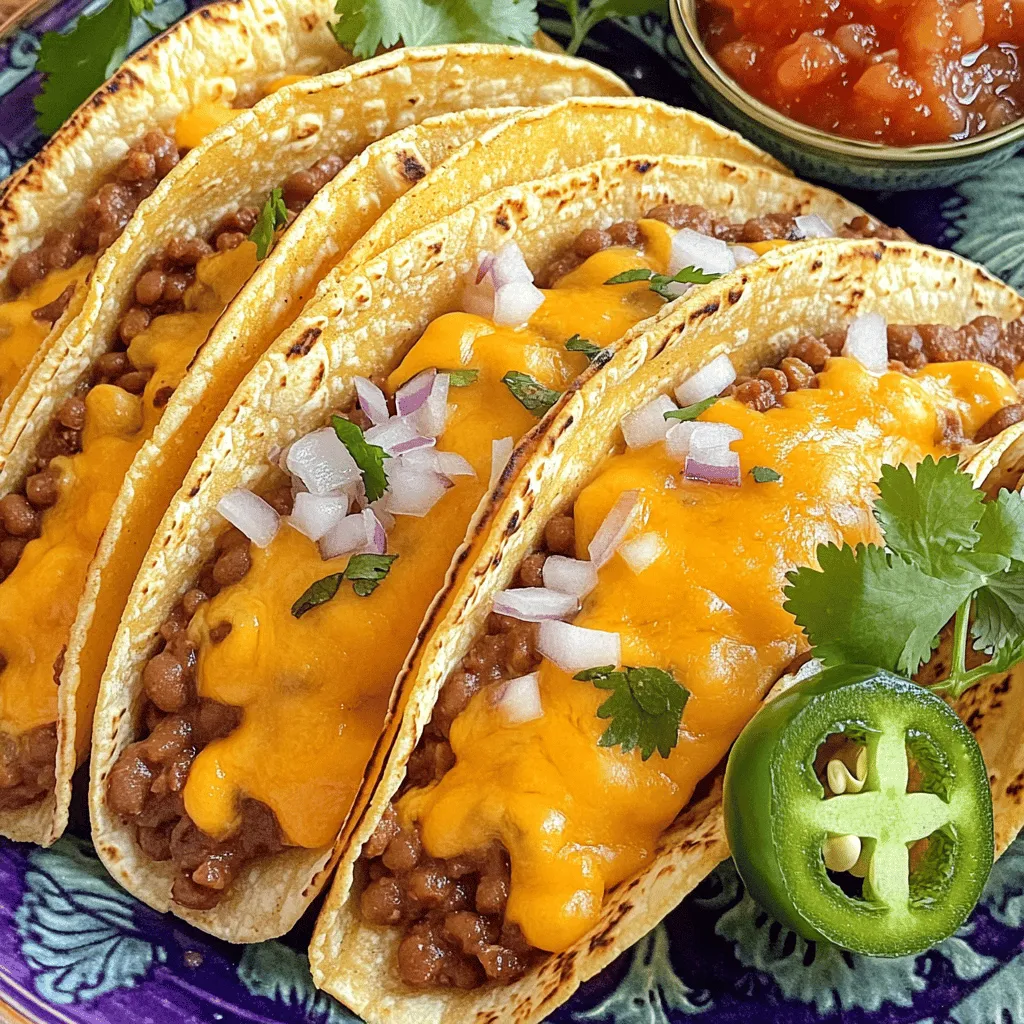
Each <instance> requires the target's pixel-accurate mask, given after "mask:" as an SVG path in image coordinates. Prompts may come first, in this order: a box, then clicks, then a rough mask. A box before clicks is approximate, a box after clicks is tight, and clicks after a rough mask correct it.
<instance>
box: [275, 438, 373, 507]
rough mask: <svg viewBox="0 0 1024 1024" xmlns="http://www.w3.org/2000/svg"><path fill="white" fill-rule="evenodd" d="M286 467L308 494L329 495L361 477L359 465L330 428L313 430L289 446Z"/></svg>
mask: <svg viewBox="0 0 1024 1024" xmlns="http://www.w3.org/2000/svg"><path fill="white" fill-rule="evenodd" d="M287 467H288V472H289V473H294V474H295V476H297V477H298V478H299V479H300V480H301V481H302V483H303V485H304V486H305V487H306V489H307V490H308V491H309V492H310V493H311V494H328V493H330V492H331V491H337V490H340V489H342V488H344V487H347V486H348V485H349V484H354V483H356V482H357V481H359V480H360V479H361V477H360V474H359V467H358V466H357V465H356V462H355V459H353V458H352V456H351V455H349V453H348V449H347V448H346V447H345V446H344V445H343V444H342V443H341V441H340V440H339V438H338V435H337V434H336V433H335V432H334V428H333V427H324V428H323V429H322V430H314V431H313V432H312V433H311V434H307V435H306V436H305V437H300V438H299V439H298V440H297V441H295V442H294V443H293V444H292V446H291V447H290V448H289V449H288V458H287Z"/></svg>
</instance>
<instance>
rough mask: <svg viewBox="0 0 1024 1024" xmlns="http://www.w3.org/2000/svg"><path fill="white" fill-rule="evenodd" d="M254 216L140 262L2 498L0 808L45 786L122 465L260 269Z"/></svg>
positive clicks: (286, 205) (298, 178)
mask: <svg viewBox="0 0 1024 1024" xmlns="http://www.w3.org/2000/svg"><path fill="white" fill-rule="evenodd" d="M342 166H343V161H342V160H341V159H340V158H339V157H326V158H324V159H322V160H320V161H318V162H317V163H316V164H315V165H313V166H312V167H311V168H308V169H306V170H302V171H297V172H295V173H294V174H292V175H290V176H289V177H288V178H287V179H286V180H285V182H284V183H283V184H282V188H281V190H280V193H281V195H280V196H279V197H277V201H278V202H279V203H280V204H281V205H282V208H283V209H285V210H286V211H287V219H289V220H290V218H291V217H292V216H294V215H295V214H296V213H298V212H299V211H300V210H301V209H302V208H303V207H304V206H305V205H306V204H307V203H308V202H309V200H310V199H311V198H312V197H313V195H314V194H315V193H316V192H317V191H318V189H320V188H321V187H322V186H323V185H324V184H326V183H327V182H328V181H329V180H330V179H331V178H333V177H334V176H335V175H336V174H337V173H338V172H339V171H340V170H341V168H342ZM260 216H261V211H260V210H258V209H256V208H255V207H248V206H246V207H240V208H239V209H238V210H236V211H235V212H234V213H232V214H229V215H227V216H226V217H224V218H223V219H222V220H221V222H220V223H219V224H218V225H217V227H216V228H215V229H214V231H213V232H212V234H211V235H210V236H209V238H208V239H207V240H204V239H202V238H191V239H185V238H176V239H173V240H172V241H170V242H169V243H168V245H167V246H166V247H165V249H164V250H163V252H161V253H159V254H158V255H155V256H153V257H152V258H151V259H150V261H149V263H148V265H147V267H146V269H145V270H144V271H143V273H142V274H141V275H140V276H139V278H138V280H137V281H136V284H135V293H134V298H135V302H134V304H133V305H132V306H131V307H129V308H128V309H127V310H126V311H125V312H124V313H123V314H122V316H121V319H120V321H119V322H118V326H117V334H116V338H115V339H114V348H113V350H112V351H110V352H107V353H105V354H104V355H102V356H100V357H99V358H98V359H97V360H96V361H95V363H94V364H93V366H92V367H91V369H90V370H89V371H88V372H87V373H86V374H85V375H84V376H83V378H82V379H81V380H80V381H79V383H78V386H77V388H76V390H75V394H74V395H73V396H72V397H71V398H69V399H67V401H65V402H64V404H63V405H62V406H61V407H60V409H59V410H58V412H57V415H56V416H55V418H54V420H53V422H52V423H51V424H50V426H49V429H48V431H47V432H46V434H45V436H44V437H43V439H42V440H41V442H40V443H39V446H38V448H37V450H36V460H35V472H34V473H33V474H32V475H30V476H29V477H28V478H27V479H26V481H25V483H24V485H23V487H22V488H21V490H20V491H18V492H16V493H10V494H7V495H5V496H4V497H3V498H0V636H2V637H3V640H2V644H0V657H2V659H3V660H2V665H3V668H2V671H0V809H4V810H6V809H12V808H17V807H23V806H26V805H27V804H30V803H34V802H35V801H36V800H39V799H41V798H42V797H43V796H45V795H46V794H47V793H48V792H50V791H51V790H52V788H53V784H54V770H55V768H54V759H53V756H52V754H53V751H54V749H55V744H56V725H55V720H56V717H57V688H56V686H55V683H56V682H57V681H58V680H59V679H60V675H61V671H62V667H63V652H64V649H65V647H66V645H67V642H68V635H69V631H70V629H71V625H72V623H73V622H74V620H75V616H76V613H77V609H78V603H79V601H80V599H81V596H82V588H83V586H84V583H85V578H86V573H87V570H88V567H89V563H90V561H91V559H92V557H93V554H94V553H95V550H96V545H97V544H98V543H99V540H100V537H101V535H102V533H103V530H104V528H105V527H106V524H107V520H108V518H109V515H110V510H111V508H112V506H113V504H114V501H115V499H116V498H117V495H118V492H119V490H120V488H121V485H122V482H123V480H124V477H125V474H126V473H127V472H128V469H129V467H130V466H131V464H132V461H133V460H134V458H135V456H136V454H137V453H138V452H139V450H140V449H141V448H142V446H143V445H144V444H145V442H146V441H147V440H148V439H149V438H150V437H152V435H153V432H154V430H155V429H156V426H157V424H158V423H159V421H160V418H161V416H162V414H163V410H164V408H165V406H166V405H167V402H168V401H169V400H170V398H171V396H172V395H173V394H174V391H175V389H176V388H177V387H178V385H179V384H180V383H181V381H182V380H183V379H184V377H185V375H186V373H187V372H188V369H189V365H190V364H191V362H192V360H193V358H194V357H195V355H196V352H197V351H198V350H199V348H200V347H201V346H202V344H203V342H204V341H205V340H206V338H207V336H208V334H209V332H210V330H211V329H212V327H213V325H214V323H215V322H216V320H217V318H218V317H219V316H220V315H221V313H222V312H223V311H224V309H225V307H226V306H227V305H228V303H229V302H230V301H231V300H232V299H233V298H234V296H235V295H236V294H237V292H238V291H239V289H240V288H241V287H242V285H244V284H245V282H246V281H247V280H248V279H249V277H250V276H251V275H252V273H253V271H254V270H255V269H256V265H257V260H258V252H257V248H258V246H257V244H256V243H255V242H253V241H251V240H249V237H248V236H249V234H250V233H251V232H253V230H254V228H255V227H256V225H257V221H258V220H259V219H260ZM282 219H284V215H283V214H282ZM266 234H267V239H269V238H271V237H272V235H273V224H271V226H270V228H269V233H266ZM254 237H255V236H254ZM267 244H269V241H268V242H267Z"/></svg>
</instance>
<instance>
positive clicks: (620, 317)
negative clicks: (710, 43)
mask: <svg viewBox="0 0 1024 1024" xmlns="http://www.w3.org/2000/svg"><path fill="white" fill-rule="evenodd" d="M645 238H646V240H647V247H646V248H645V249H644V250H641V251H637V250H632V249H626V248H620V247H616V248H612V249H607V250H604V251H603V252H600V253H597V254H595V255H594V256H592V257H591V258H590V259H588V260H587V261H586V262H585V263H584V264H583V265H582V266H580V267H578V268H577V269H576V270H574V271H572V272H571V273H570V274H567V275H566V276H564V277H563V278H562V279H561V280H560V281H559V282H558V283H557V285H556V286H555V287H554V288H553V289H550V290H548V291H547V292H545V300H544V303H543V304H542V305H541V307H540V308H539V309H538V310H537V312H536V313H535V314H534V316H533V318H532V319H531V320H530V322H529V324H527V325H526V326H525V327H522V328H518V329H512V328H503V327H496V326H495V325H494V324H493V323H491V322H490V321H488V320H486V319H483V318H481V317H478V316H473V315H470V314H466V313H450V314H447V315H445V316H442V317H440V318H438V319H437V320H435V321H434V322H433V323H431V324H430V326H429V327H428V328H427V330H426V331H425V332H424V333H423V335H422V337H421V338H420V339H419V341H418V342H417V343H416V345H415V346H414V347H413V348H412V349H411V350H410V352H409V353H408V355H407V356H406V357H405V359H404V360H403V362H402V363H401V365H400V366H399V367H398V369H396V370H395V371H394V372H393V373H392V374H391V376H390V378H389V380H388V382H387V390H389V391H390V392H392V393H393V392H394V391H395V390H396V389H397V388H398V387H399V386H400V385H401V384H403V383H404V382H405V381H407V380H409V379H410V378H411V377H413V376H414V375H415V374H416V373H418V372H419V371H420V370H423V369H427V368H429V367H437V368H439V369H442V370H444V369H457V368H460V367H466V368H472V369H476V370H479V371H480V374H479V377H478V378H477V379H476V380H475V381H474V382H473V383H471V384H469V385H468V386H466V387H461V388H455V387H453V388H452V389H451V390H450V391H449V393H448V402H449V410H450V413H449V418H448V423H447V426H446V427H445V431H444V433H443V434H442V435H441V437H440V438H439V439H438V448H439V449H441V450H444V451H454V452H458V453H459V454H460V455H462V456H463V457H464V458H466V459H467V460H468V461H469V462H470V464H471V465H472V466H473V468H474V470H475V471H476V477H475V479H474V478H469V477H458V478H456V479H455V482H454V486H453V487H452V488H451V489H450V490H449V491H448V492H447V493H446V494H445V495H444V497H443V498H442V499H441V500H440V502H439V503H438V504H437V505H436V506H435V507H434V508H433V509H432V510H431V511H430V512H429V513H428V514H427V515H426V516H425V517H424V518H421V519H420V518H414V517H410V516H398V517H397V521H396V524H395V527H394V529H393V530H391V531H390V533H389V535H388V551H389V552H390V553H391V554H397V555H398V559H397V561H395V562H394V563H393V565H392V567H391V572H390V574H389V575H388V577H387V579H385V580H384V581H383V583H381V585H380V586H379V587H378V588H377V590H376V591H374V593H373V594H372V595H370V596H369V597H365V598H361V597H357V596H356V595H355V594H354V593H353V591H352V587H351V584H345V583H343V584H342V589H341V590H340V591H339V592H338V594H337V596H336V597H334V599H333V600H331V601H330V602H328V603H327V604H325V605H323V606H320V607H318V608H314V609H313V610H311V611H309V612H307V613H306V614H305V615H304V616H303V617H302V618H300V619H295V618H294V617H293V616H292V615H291V606H292V604H293V602H294V601H296V600H297V599H298V598H299V597H300V596H301V595H302V593H303V592H304V591H305V590H306V588H307V587H308V586H309V585H310V584H311V583H312V582H313V581H315V580H317V579H321V578H322V577H324V576H327V575H328V574H330V573H333V572H339V571H341V570H342V569H343V568H344V567H345V564H346V562H347V560H348V559H347V556H343V557H341V558H337V559H332V560H330V561H326V562H325V561H324V560H322V559H321V557H320V553H319V550H318V549H317V546H316V545H315V544H313V543H312V542H311V541H309V540H307V539H306V538H305V537H303V536H302V535H300V534H299V533H298V532H297V531H295V530H294V529H292V528H291V527H290V526H288V525H287V523H285V524H284V525H282V527H281V529H280V531H279V532H278V535H277V537H276V538H275V539H274V540H273V541H272V542H271V544H270V545H269V546H268V547H267V548H265V549H263V550H261V549H258V548H255V547H254V548H253V552H252V557H253V565H252V568H251V569H250V571H249V573H248V575H247V576H246V577H245V578H244V579H243V580H242V581H241V582H239V583H237V584H235V585H234V586H232V587H228V588H226V589H225V590H223V591H221V593H220V594H218V595H217V596H216V597H215V598H213V599H212V600H211V601H209V602H207V603H206V604H204V605H202V606H201V607H200V609H199V611H198V612H197V613H196V615H195V617H194V618H193V621H192V624H191V626H190V632H191V635H192V638H193V640H194V641H195V642H196V643H197V644H198V646H199V650H200V654H199V664H198V672H197V678H198V689H199V693H200V695H202V696H204V697H209V698H211V699H213V700H218V701H222V702H223V703H226V704H231V705H234V706H236V707H240V708H242V709H243V712H244V717H243V721H242V724H241V726H240V727H239V728H238V729H236V730H235V731H234V732H233V733H231V735H229V736H227V737H225V738H224V739H220V740H216V741H215V742H213V743H211V744H210V745H209V746H208V747H207V748H206V749H205V750H203V751H202V752H201V753H200V755H199V756H198V757H197V758H196V760H195V762H194V764H193V766H192V770H191V773H190V774H189V778H188V782H187V784H186V786H185V807H186V809H187V810H188V813H189V815H190V816H191V817H192V819H193V820H194V821H195V823H196V824H197V825H198V826H199V827H200V828H201V829H202V830H203V831H204V832H207V833H208V834H210V835H212V836H216V837H224V836H225V835H227V834H229V833H230V832H231V831H232V829H233V828H234V827H236V825H237V823H238V808H239V800H240V798H241V797H243V796H249V797H255V798H257V799H259V800H261V801H263V802H264V803H266V804H267V805H268V806H269V807H271V808H272V809H273V811H274V812H275V814H276V815H277V818H278V821H279V823H280V825H281V828H282V829H283V831H284V834H285V836H286V837H287V839H288V841H289V842H290V843H292V844H295V845H298V846H305V847H319V846H325V845H327V844H329V843H330V842H331V841H332V840H333V838H334V836H335V835H336V833H337V832H338V830H339V828H340V827H341V825H342V823H343V821H344V819H345V816H346V814H347V812H348V810H349V807H350V806H351V803H352V799H353V797H354V795H355V791H356V787H357V786H358V785H359V782H360V780H361V779H362V775H363V771H364V769H365V767H366V762H367V760H368V758H369V756H370V752H371V749H372V746H373V744H374V742H375V741H376V739H377V737H378V735H379V734H380V730H381V728H382V726H383V723H384V713H385V710H386V707H387V702H388V698H389V696H390V693H391V688H392V686H393V685H394V682H395V678H396V676H397V674H398V671H399V669H400V668H401V666H402V663H403V661H404V660H405V657H406V655H407V653H408V651H409V649H410V647H411V646H412V644H413V641H414V639H415V636H416V632H417V630H418V629H419V626H420V622H421V620H422V618H423V615H424V614H425V612H426V610H427V608H428V606H429V604H430V602H431V600H432V599H433V597H434V595H435V594H436V593H437V592H438V590H440V588H441V586H442V584H443V582H444V577H445V573H446V572H447V570H448V566H449V564H450V562H451V558H452V555H453V553H454V552H455V550H456V548H457V547H458V546H459V544H460V543H461V542H462V540H463V538H464V536H465V533H466V529H467V526H468V525H469V522H470V519H471V518H472V515H473V513H474V512H475V510H476V508H477V506H478V504H479V502H480V499H481V497H482V496H483V494H484V491H485V489H486V484H487V481H488V479H489V477H490V469H491V442H492V441H494V440H496V439H499V438H502V437H507V436H510V435H511V436H512V437H513V438H519V437H522V435H523V434H525V433H526V432H527V431H528V430H529V429H530V428H531V427H532V426H533V425H534V424H535V423H536V422H537V420H536V418H535V417H534V416H533V415H532V414H531V413H529V412H527V410H526V409H524V408H523V406H522V405H520V403H519V402H518V401H517V400H516V399H515V398H513V397H512V395H511V394H510V392H509V390H508V388H507V387H506V386H505V385H504V384H503V383H502V382H501V378H502V377H503V376H504V375H505V374H506V373H507V372H509V371H510V370H519V371H522V372H525V373H528V374H530V375H531V376H532V377H534V378H535V379H536V380H538V381H539V382H540V383H541V384H543V385H545V386H546V387H549V388H554V389H558V390H561V389H564V388H565V387H566V386H568V384H569V383H571V381H572V380H573V379H574V378H575V377H576V375H577V374H578V373H580V372H581V371H582V370H583V369H584V368H585V367H586V365H587V363H586V359H585V358H584V357H583V356H582V355H581V354H579V353H572V352H567V351H566V349H565V342H566V339H568V338H570V337H572V335H574V334H577V333H578V334H582V335H583V336H584V337H586V338H588V339H589V340H590V341H592V342H594V343H595V344H597V345H599V346H604V345H609V344H611V343H612V342H614V341H616V340H617V339H618V338H619V337H620V336H621V335H622V334H624V333H625V332H626V331H627V330H628V329H629V328H630V327H632V326H633V325H635V324H636V323H637V322H638V321H640V320H642V319H644V318H645V317H647V316H650V315H651V314H652V313H654V312H656V311H657V310H658V309H659V308H661V306H662V305H663V303H662V300H661V299H659V298H658V297H657V296H656V295H654V294H653V293H651V291H650V290H649V289H648V287H647V285H646V283H644V282H640V283H639V284H627V285H606V284H605V282H606V281H607V280H608V279H609V278H610V277H613V276H614V275H615V274H618V273H620V272H621V271H623V270H628V269H630V268H635V267H650V268H653V269H655V270H658V271H664V270H665V266H666V264H665V262H663V260H667V258H668V245H667V243H666V238H670V235H669V234H668V229H667V228H665V226H664V225H663V224H660V223H659V222H649V223H648V222H645ZM648 249H649V250H650V251H649V252H648V251H647V250H648ZM655 253H660V254H661V256H662V259H659V258H658V257H657V256H656V255H655ZM386 468H387V464H386V463H385V469H386ZM225 622H227V623H230V624H231V632H230V633H229V634H228V635H227V637H226V638H225V639H224V640H222V641H221V642H220V643H218V644H214V643H212V642H211V640H210V630H211V629H213V628H214V627H216V626H218V625H221V624H222V623H225Z"/></svg>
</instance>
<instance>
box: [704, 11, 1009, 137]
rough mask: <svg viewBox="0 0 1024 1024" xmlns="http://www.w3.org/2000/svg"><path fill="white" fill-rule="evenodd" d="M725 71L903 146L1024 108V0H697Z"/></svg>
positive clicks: (764, 94) (824, 121)
mask: <svg viewBox="0 0 1024 1024" xmlns="http://www.w3.org/2000/svg"><path fill="white" fill-rule="evenodd" d="M698 13H699V16H700V32H701V37H702V38H703V40H704V42H705V44H706V45H707V47H708V49H709V50H710V51H711V54H712V55H713V56H714V58H715V59H716V60H717V61H718V63H719V65H720V66H721V67H722V69H723V70H724V71H725V72H726V73H728V74H729V75H730V76H731V77H733V78H734V79H735V80H736V81H737V82H738V83H739V84H740V85H741V86H742V87H743V88H744V89H745V90H746V91H747V92H749V93H751V94H753V95H754V96H756V97H757V98H758V99H760V100H762V101H764V102H765V103H768V104H769V105H771V106H772V107H774V108H775V109H777V110H780V111H781V112H782V113H784V114H787V115H788V116H790V117H793V118H795V119H796V120H798V121H802V122H804V123H805V124H809V125H813V126H814V127H816V128H821V129H824V130H825V131H828V132H833V133H836V134H839V135H844V136H846V137H848V138H856V139H869V140H872V141H875V142H885V143H889V144H891V145H897V146H912V145H920V144H922V143H930V142H943V141H946V140H948V139H964V138H968V137H970V136H973V135H978V134H980V133H981V132H986V131H991V130H992V129H994V128H999V127H1001V126H1003V125H1005V124H1009V123H1010V122H1011V121H1015V120H1017V119H1018V118H1019V117H1021V115H1022V114H1024V70H1022V68H1021V66H1020V57H1021V47H1022V45H1024V2H1022V0H966V2H965V0H699V2H698Z"/></svg>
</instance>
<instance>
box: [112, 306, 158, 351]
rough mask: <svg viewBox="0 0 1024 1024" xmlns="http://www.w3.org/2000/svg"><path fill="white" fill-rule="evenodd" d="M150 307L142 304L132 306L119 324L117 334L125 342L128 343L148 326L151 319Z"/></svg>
mask: <svg viewBox="0 0 1024 1024" xmlns="http://www.w3.org/2000/svg"><path fill="white" fill-rule="evenodd" d="M150 319H151V317H150V313H149V310H148V309H144V308H143V307H142V306H132V308H131V309H129V310H128V311H127V312H126V313H125V314H124V316H123V317H121V322H120V323H119V324H118V325H117V334H118V337H119V338H120V339H121V341H123V342H124V344H126V345H127V344H128V343H129V342H130V341H131V340H132V338H136V337H138V336H139V335H140V334H141V333H142V332H143V331H144V330H145V329H146V328H147V327H148V326H149V321H150Z"/></svg>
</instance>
